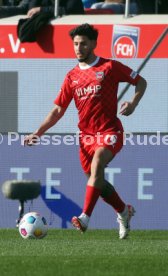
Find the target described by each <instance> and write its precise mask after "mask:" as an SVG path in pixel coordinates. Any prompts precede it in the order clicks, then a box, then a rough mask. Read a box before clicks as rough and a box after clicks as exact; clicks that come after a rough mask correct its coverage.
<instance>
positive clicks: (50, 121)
mask: <svg viewBox="0 0 168 276" xmlns="http://www.w3.org/2000/svg"><path fill="white" fill-rule="evenodd" d="M65 110H66V108H63V107H61V106H58V105H55V106H54V108H53V109H52V110H51V111H50V112H49V113H48V115H47V116H46V118H45V120H44V121H43V123H42V124H41V126H40V127H39V128H38V129H37V130H36V131H35V132H33V133H32V134H30V135H28V136H26V137H25V139H24V145H28V146H32V145H33V144H35V143H36V141H37V139H38V138H39V137H40V136H42V135H43V134H44V133H45V132H46V131H47V130H48V129H49V128H51V127H52V126H54V125H55V124H56V123H57V122H58V121H59V120H60V119H61V117H62V116H63V115H64V112H65Z"/></svg>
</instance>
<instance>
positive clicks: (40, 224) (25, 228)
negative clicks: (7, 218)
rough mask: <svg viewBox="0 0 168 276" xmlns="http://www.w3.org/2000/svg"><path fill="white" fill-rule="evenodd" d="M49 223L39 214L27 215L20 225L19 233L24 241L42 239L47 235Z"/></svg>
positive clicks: (31, 213)
mask: <svg viewBox="0 0 168 276" xmlns="http://www.w3.org/2000/svg"><path fill="white" fill-rule="evenodd" d="M47 230H48V227H47V222H46V219H45V218H44V217H42V216H41V215H40V214H39V213H37V212H30V213H27V214H25V215H24V216H23V217H22V219H21V221H20V223H19V233H20V235H21V236H22V238H24V239H30V238H31V239H32V238H33V239H41V238H44V237H45V236H46V235H47Z"/></svg>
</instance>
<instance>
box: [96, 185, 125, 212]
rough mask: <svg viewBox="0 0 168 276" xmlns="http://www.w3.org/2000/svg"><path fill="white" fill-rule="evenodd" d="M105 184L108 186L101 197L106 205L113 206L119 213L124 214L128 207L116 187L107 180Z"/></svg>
mask: <svg viewBox="0 0 168 276" xmlns="http://www.w3.org/2000/svg"><path fill="white" fill-rule="evenodd" d="M105 182H106V186H105V187H104V189H103V191H102V193H101V197H102V198H103V200H104V201H105V202H106V203H108V204H109V205H111V206H112V207H113V208H114V210H115V211H116V212H117V213H122V212H123V211H124V209H125V206H126V205H125V203H124V202H123V201H122V199H121V198H120V196H119V195H118V193H117V192H116V190H115V189H114V187H113V186H112V185H111V184H110V183H109V182H108V181H106V180H105Z"/></svg>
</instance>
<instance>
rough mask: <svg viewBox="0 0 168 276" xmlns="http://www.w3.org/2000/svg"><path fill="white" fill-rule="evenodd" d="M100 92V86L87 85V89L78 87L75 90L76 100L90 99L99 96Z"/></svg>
mask: <svg viewBox="0 0 168 276" xmlns="http://www.w3.org/2000/svg"><path fill="white" fill-rule="evenodd" d="M100 90H101V85H99V84H97V85H89V86H87V87H80V88H76V89H75V93H76V95H77V96H78V98H80V99H81V98H83V97H84V98H90V97H97V96H100V93H99V91H100Z"/></svg>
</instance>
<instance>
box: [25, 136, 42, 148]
mask: <svg viewBox="0 0 168 276" xmlns="http://www.w3.org/2000/svg"><path fill="white" fill-rule="evenodd" d="M37 142H39V136H38V135H35V134H34V133H32V134H30V135H27V136H25V138H24V146H26V145H27V146H33V145H35V144H37Z"/></svg>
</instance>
